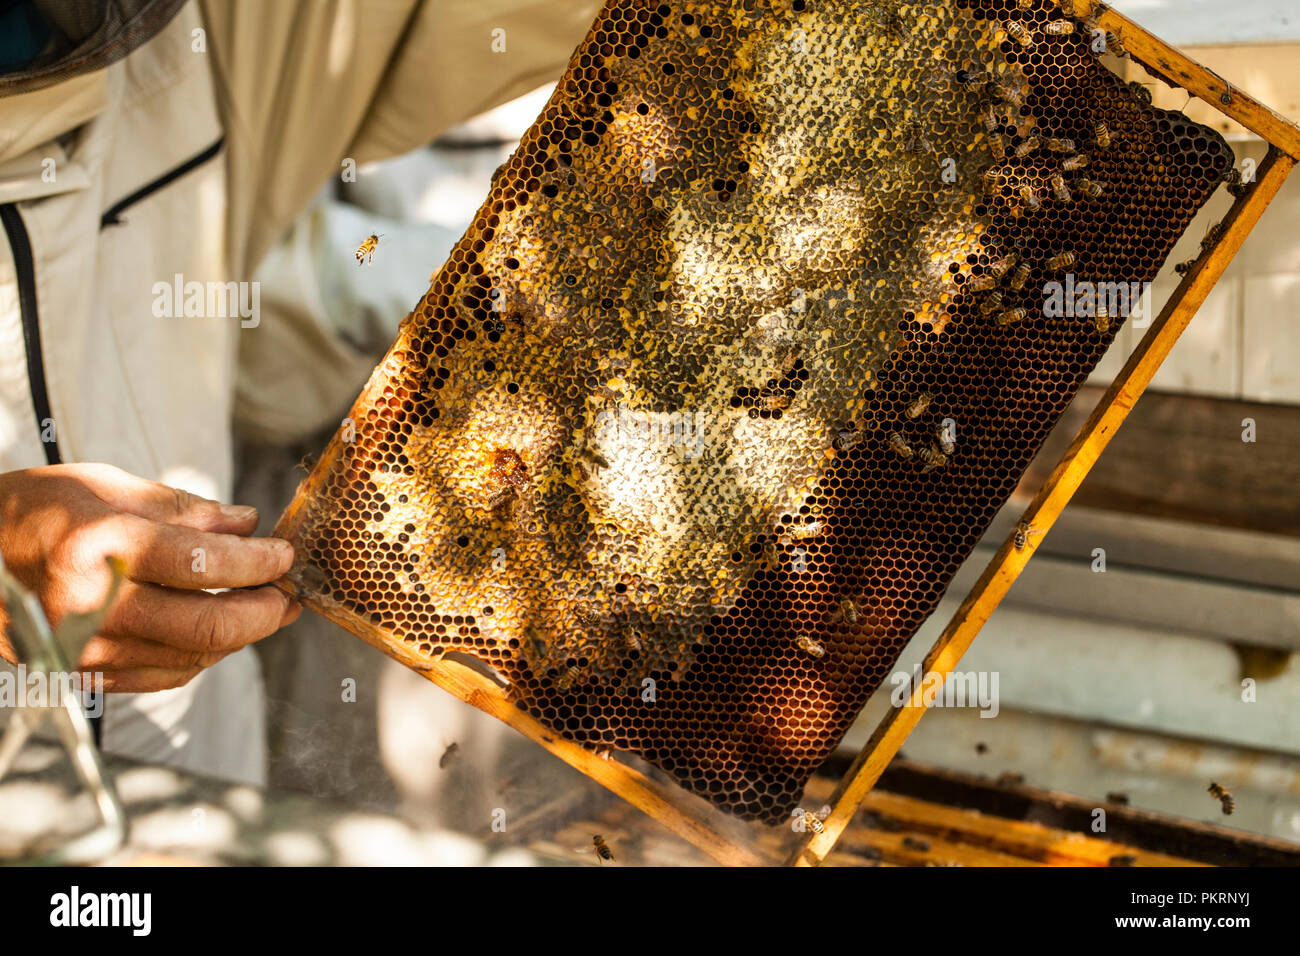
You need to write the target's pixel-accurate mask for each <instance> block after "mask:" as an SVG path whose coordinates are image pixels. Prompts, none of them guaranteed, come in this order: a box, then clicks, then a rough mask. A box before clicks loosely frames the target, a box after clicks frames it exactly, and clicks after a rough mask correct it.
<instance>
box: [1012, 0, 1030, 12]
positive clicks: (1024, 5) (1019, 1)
mask: <svg viewBox="0 0 1300 956" xmlns="http://www.w3.org/2000/svg"><path fill="white" fill-rule="evenodd" d="M1016 6H1018V7H1019V8H1020V9H1021V10H1032V9H1034V0H1016Z"/></svg>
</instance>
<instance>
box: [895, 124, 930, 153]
mask: <svg viewBox="0 0 1300 956" xmlns="http://www.w3.org/2000/svg"><path fill="white" fill-rule="evenodd" d="M903 149H904V150H905V151H907V152H909V153H933V152H934V144H933V143H931V142H930V140H929V139H928V138H927V137H926V135H925V133H924V132H923V131H922V130H921V128H920V127H919V126H915V125H914V126H912V128H911V132H910V134H909V135H908V137H907V140H906V141H905V142H904V144H903Z"/></svg>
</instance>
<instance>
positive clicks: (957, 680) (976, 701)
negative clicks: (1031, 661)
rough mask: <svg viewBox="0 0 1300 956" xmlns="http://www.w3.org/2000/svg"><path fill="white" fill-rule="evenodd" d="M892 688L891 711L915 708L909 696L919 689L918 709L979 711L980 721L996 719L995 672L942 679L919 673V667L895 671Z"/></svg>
mask: <svg viewBox="0 0 1300 956" xmlns="http://www.w3.org/2000/svg"><path fill="white" fill-rule="evenodd" d="M889 680H890V683H892V684H893V685H894V689H893V691H891V692H890V695H889V702H890V703H891V704H893V705H894V706H895V707H912V706H916V705H914V704H913V702H912V698H913V695H914V694H915V692H916V691H917V689H918V688H919V689H920V692H921V700H920V706H925V707H979V708H980V716H981V717H996V716H997V715H998V710H999V709H1000V706H999V704H998V672H997V671H966V672H962V671H953V672H952V673H951V674H949V675H948V676H947V678H945V677H944V675H943V674H940V673H938V672H937V671H927V672H926V673H925V674H924V675H923V674H922V673H921V665H920V664H917V665H915V666H914V667H913V668H912V670H911V672H910V673H909V672H908V671H897V672H896V673H894V674H892V675H890V678H889Z"/></svg>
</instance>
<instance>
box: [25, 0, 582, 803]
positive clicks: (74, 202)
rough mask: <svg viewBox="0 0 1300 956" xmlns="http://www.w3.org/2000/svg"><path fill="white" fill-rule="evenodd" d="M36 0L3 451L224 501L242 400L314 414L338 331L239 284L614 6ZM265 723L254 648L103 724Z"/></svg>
mask: <svg viewBox="0 0 1300 956" xmlns="http://www.w3.org/2000/svg"><path fill="white" fill-rule="evenodd" d="M35 6H36V8H37V9H39V10H40V12H42V13H43V14H44V15H45V19H46V20H47V21H48V22H49V23H50V25H51V28H52V37H53V38H52V40H51V41H50V44H49V45H48V46H47V47H46V48H45V52H44V54H43V55H42V56H41V57H40V58H38V59H37V60H36V61H33V62H31V63H29V64H28V65H27V66H26V67H24V68H22V69H21V70H19V71H16V72H9V73H6V74H0V219H2V221H3V226H4V233H5V239H6V240H7V241H6V242H5V243H4V248H3V249H0V338H2V340H3V352H0V470H3V471H11V470H14V469H19V468H26V467H31V466H36V465H44V464H46V463H56V462H92V461H101V462H110V463H112V464H115V465H118V466H119V467H121V468H123V469H125V470H126V471H129V472H131V473H134V474H137V475H141V476H143V477H146V478H151V479H155V480H158V481H162V482H165V483H167V484H170V485H174V486H177V487H181V488H185V489H188V490H190V491H193V492H196V493H198V494H201V495H204V496H207V497H212V498H218V499H223V500H224V499H226V498H227V496H228V494H229V490H230V486H231V473H232V462H231V447H232V440H231V429H232V420H233V419H235V418H236V417H238V418H239V419H241V421H242V423H243V424H244V425H245V426H246V427H248V428H249V429H250V430H252V431H255V432H256V431H261V432H263V433H268V434H275V433H277V431H279V432H283V431H285V430H286V429H288V430H292V425H293V422H294V421H295V419H296V418H301V417H303V416H305V415H314V414H317V413H318V409H316V408H315V407H314V405H315V404H316V402H315V398H316V397H317V396H318V395H320V394H324V393H325V392H328V390H329V386H330V383H329V382H328V381H326V380H325V379H327V378H328V377H329V376H330V375H333V374H334V369H333V368H331V366H330V362H329V360H330V359H331V357H334V356H335V354H336V351H337V344H336V343H335V342H333V341H332V340H331V337H330V333H329V330H328V328H327V327H325V326H324V325H323V324H322V323H320V322H319V321H317V320H316V318H315V315H314V312H315V311H318V310H313V309H312V308H311V307H310V303H309V304H308V305H307V306H305V307H301V308H295V309H286V310H276V309H271V310H268V309H267V308H265V307H264V306H263V307H261V308H260V310H254V309H252V308H251V306H252V305H253V304H254V303H256V302H257V296H256V294H255V292H254V289H253V288H252V287H251V286H239V285H234V286H230V285H227V283H248V282H250V280H251V279H252V278H253V270H254V269H255V267H256V266H257V264H258V263H259V261H261V260H262V259H263V257H264V256H265V255H266V253H267V252H268V250H270V249H271V247H272V246H273V244H274V243H275V242H276V241H277V239H278V238H279V237H280V236H281V235H282V234H283V233H284V232H285V231H286V229H287V228H288V227H289V226H290V224H291V223H292V222H293V220H294V218H295V217H296V216H297V215H298V214H299V213H300V212H301V210H302V209H303V207H304V206H305V204H306V203H307V202H308V200H309V199H310V198H311V197H312V196H313V195H314V194H315V193H317V191H318V190H319V189H320V188H321V187H322V186H323V185H324V184H325V183H327V182H328V181H329V180H330V179H331V177H335V176H343V175H346V173H347V172H348V170H349V169H350V168H355V166H356V165H359V164H364V163H367V162H370V161H374V160H377V159H381V158H384V157H387V156H392V155H395V154H398V153H400V152H403V151H407V150H410V149H413V148H416V147H418V146H420V145H422V144H424V143H426V142H428V141H429V140H430V139H431V138H432V137H433V136H434V135H436V134H437V133H438V132H439V131H440V130H441V129H444V128H446V127H448V126H451V125H453V124H454V123H456V122H458V121H460V120H462V119H464V118H466V117H469V116H472V115H474V114H476V113H478V112H481V111H483V110H485V109H488V108H490V107H492V106H495V105H497V104H498V103H501V102H503V101H505V100H507V99H509V98H511V97H514V96H517V95H519V94H522V93H524V92H526V91H528V90H530V89H533V88H535V87H536V86H538V85H540V84H542V83H544V82H546V81H548V80H552V79H554V78H556V77H557V76H558V75H559V74H560V73H561V71H562V70H563V67H564V65H565V63H566V62H567V61H568V58H569V55H570V54H571V52H572V51H573V48H574V46H575V45H576V44H577V42H578V40H580V39H581V37H582V36H583V34H584V33H585V31H586V29H587V26H588V25H589V23H590V22H591V19H592V17H593V15H594V12H595V8H596V4H595V3H594V2H590V0H587V2H580V3H565V4H556V3H553V2H551V0H387V2H382V3H380V2H360V0H354V2H347V0H337V2H326V0H261V2H258V0H200V2H185V0H113V2H112V3H105V2H103V0H35ZM348 265H349V264H348V263H346V262H345V263H340V268H344V267H347V266H348ZM434 265H436V263H430V264H429V266H430V268H432V267H433V266H434ZM196 283H197V285H195V284H196ZM196 289H197V290H198V292H197V295H196V293H195V290H196ZM178 291H179V292H180V293H181V294H180V295H179V296H178V295H177V294H176V293H177V292H178ZM241 302H242V304H243V307H242V308H241V307H240V306H239V303H241ZM241 355H242V356H243V358H242V359H241ZM276 357H282V361H283V363H284V365H283V368H281V369H279V370H278V372H279V374H275V375H268V369H269V370H271V371H277V370H276ZM317 358H319V359H320V361H319V362H318V361H316V359H317ZM241 367H243V368H245V369H247V368H255V369H256V370H257V374H243V375H242V376H241V371H240V369H241ZM313 376H315V377H313ZM349 387H350V386H349ZM262 721H263V715H262V695H261V684H260V676H259V674H258V671H257V664H256V662H255V657H254V655H253V654H252V653H251V652H250V651H244V652H240V653H237V654H234V655H231V656H230V657H228V658H227V659H226V660H225V661H223V662H222V663H221V664H219V665H217V666H216V667H214V668H212V669H210V670H209V671H207V672H205V673H204V674H203V675H201V677H200V678H199V679H197V680H195V681H193V682H192V683H191V684H190V685H188V686H186V687H184V688H179V689H177V690H174V691H165V692H162V693H158V694H150V695H118V696H114V697H111V698H110V699H109V701H108V707H107V710H106V713H105V716H104V722H103V727H102V729H103V742H104V747H105V749H106V750H109V751H112V752H118V753H124V754H128V755H132V756H136V757H139V758H142V759H146V760H157V761H167V762H171V763H173V764H176V765H180V766H184V767H187V768H190V769H194V770H198V771H202V772H207V773H213V774H217V775H220V776H224V777H227V778H231V779H242V780H249V781H253V782H258V781H260V780H261V779H263V775H264V770H263V764H264V745H263V742H262V739H261V732H262Z"/></svg>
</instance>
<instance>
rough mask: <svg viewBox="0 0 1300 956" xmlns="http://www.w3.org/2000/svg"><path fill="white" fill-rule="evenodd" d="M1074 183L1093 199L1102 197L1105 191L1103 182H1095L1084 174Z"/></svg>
mask: <svg viewBox="0 0 1300 956" xmlns="http://www.w3.org/2000/svg"><path fill="white" fill-rule="evenodd" d="M1074 184H1075V185H1076V186H1078V187H1079V189H1081V190H1082V191H1083V194H1084V195H1085V196H1088V197H1089V198H1091V199H1098V198H1100V197H1101V194H1102V193H1103V192H1105V190H1104V189H1103V188H1102V185H1101V183H1095V182H1093V181H1092V180H1091V179H1087V178H1086V177H1083V176H1080V177H1079V178H1078V179H1076V180H1075V181H1074Z"/></svg>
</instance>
